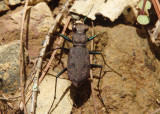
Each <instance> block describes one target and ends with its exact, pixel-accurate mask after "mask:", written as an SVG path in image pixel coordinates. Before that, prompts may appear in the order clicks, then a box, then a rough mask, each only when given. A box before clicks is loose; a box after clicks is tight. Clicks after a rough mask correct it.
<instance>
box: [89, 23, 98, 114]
mask: <svg viewBox="0 0 160 114" xmlns="http://www.w3.org/2000/svg"><path fill="white" fill-rule="evenodd" d="M92 26H93V31H92V36H94V24H93V22H92ZM93 42H94V41H93V40H92V41H91V51H92V50H93ZM92 61H93V55H92V54H91V55H90V64H92ZM90 77H91V80H92V83H91V89H92V99H93V104H94V112H95V114H97V108H96V101H95V92H94V88H93V71H92V69H90Z"/></svg>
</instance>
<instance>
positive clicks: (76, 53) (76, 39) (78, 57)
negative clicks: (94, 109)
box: [55, 21, 102, 92]
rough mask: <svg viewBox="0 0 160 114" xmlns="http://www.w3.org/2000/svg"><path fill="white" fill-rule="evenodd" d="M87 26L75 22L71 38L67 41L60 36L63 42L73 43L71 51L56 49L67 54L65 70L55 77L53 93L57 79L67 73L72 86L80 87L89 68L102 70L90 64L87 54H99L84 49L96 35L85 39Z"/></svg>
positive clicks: (88, 73)
mask: <svg viewBox="0 0 160 114" xmlns="http://www.w3.org/2000/svg"><path fill="white" fill-rule="evenodd" d="M87 30H88V26H87V25H85V24H83V23H82V22H81V21H76V23H75V24H74V25H73V38H72V40H71V39H69V38H68V37H67V36H64V35H62V34H60V36H62V37H63V38H64V39H65V40H67V41H69V42H71V43H73V47H72V48H71V49H67V48H63V47H60V48H58V49H63V50H66V51H68V52H69V57H68V63H67V68H64V69H63V70H62V71H61V72H60V73H59V74H58V75H57V76H56V83H55V92H56V84H57V78H58V77H59V76H60V75H61V74H62V73H64V72H65V71H67V73H68V78H69V80H70V81H71V82H72V84H73V85H74V86H76V87H80V86H81V85H82V84H83V82H84V81H86V80H87V79H88V78H89V76H90V68H95V67H99V68H101V69H102V65H96V64H90V57H89V54H101V53H100V52H94V51H88V49H87V48H86V44H87V42H89V41H90V40H92V39H94V38H95V37H97V36H98V35H95V36H92V37H90V38H88V37H87V35H86V32H87Z"/></svg>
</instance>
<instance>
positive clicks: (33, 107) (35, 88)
mask: <svg viewBox="0 0 160 114" xmlns="http://www.w3.org/2000/svg"><path fill="white" fill-rule="evenodd" d="M71 1H72V0H70V2H71ZM68 6H69V1H67V2H66V3H65V5H64V6H63V8H62V10H61V12H60V13H59V14H58V15H57V17H56V20H55V22H54V25H53V26H52V27H51V28H50V30H49V32H48V34H47V36H46V37H45V42H44V45H43V47H42V49H41V51H40V56H39V58H38V62H37V65H36V74H35V76H34V80H33V89H32V91H33V94H32V105H31V114H35V110H36V102H37V92H38V84H39V82H38V80H39V76H40V73H41V67H42V61H43V57H44V55H45V51H46V48H47V46H48V45H49V41H50V37H51V35H52V34H53V33H54V32H55V31H56V27H57V24H58V23H59V22H60V19H61V18H62V15H63V13H64V11H65V10H66V8H67V7H68ZM46 72H47V71H45V73H43V75H45V74H46Z"/></svg>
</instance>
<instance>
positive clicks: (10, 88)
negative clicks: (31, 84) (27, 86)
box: [0, 40, 20, 94]
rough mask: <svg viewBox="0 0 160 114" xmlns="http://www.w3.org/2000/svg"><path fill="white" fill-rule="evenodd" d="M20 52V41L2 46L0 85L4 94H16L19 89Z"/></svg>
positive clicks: (0, 53)
mask: <svg viewBox="0 0 160 114" xmlns="http://www.w3.org/2000/svg"><path fill="white" fill-rule="evenodd" d="M19 52H20V41H19V40H18V41H14V42H12V43H9V44H7V45H3V46H0V79H1V82H0V83H1V84H0V85H1V86H2V91H3V93H11V94H14V93H15V91H16V90H17V89H18V88H19V85H20V82H19ZM0 88H1V87H0Z"/></svg>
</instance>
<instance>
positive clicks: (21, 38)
mask: <svg viewBox="0 0 160 114" xmlns="http://www.w3.org/2000/svg"><path fill="white" fill-rule="evenodd" d="M27 6H28V0H26V2H25V5H24V9H23V15H22V20H21V33H20V41H21V44H20V84H21V97H22V103H23V107H24V113H25V114H27V109H26V105H25V96H24V83H23V67H24V51H23V28H24V21H25V16H26V11H27Z"/></svg>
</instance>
